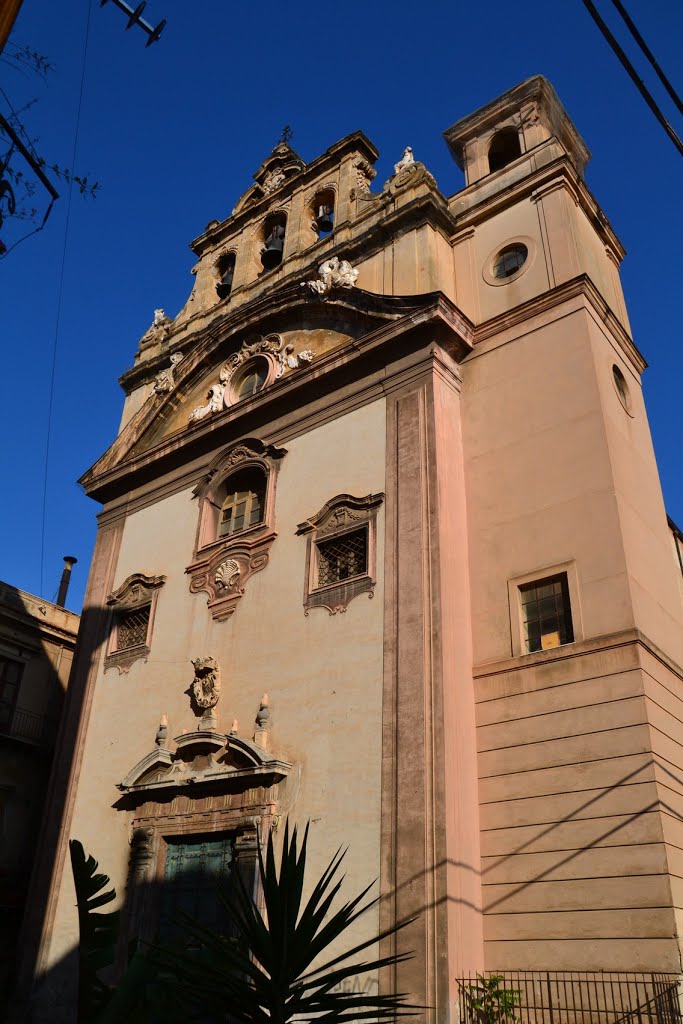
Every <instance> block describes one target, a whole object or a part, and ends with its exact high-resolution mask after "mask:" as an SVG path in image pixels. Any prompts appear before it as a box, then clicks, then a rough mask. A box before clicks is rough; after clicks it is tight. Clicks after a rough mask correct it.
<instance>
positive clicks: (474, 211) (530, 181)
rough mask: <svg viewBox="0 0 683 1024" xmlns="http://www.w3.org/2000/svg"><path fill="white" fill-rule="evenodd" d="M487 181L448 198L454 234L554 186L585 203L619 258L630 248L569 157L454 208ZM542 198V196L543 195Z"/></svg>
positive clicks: (561, 158) (604, 237)
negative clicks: (616, 230)
mask: <svg viewBox="0 0 683 1024" xmlns="http://www.w3.org/2000/svg"><path fill="white" fill-rule="evenodd" d="M486 182H487V179H486V178H482V179H480V180H479V181H477V182H474V183H473V184H472V185H469V186H468V187H467V188H466V189H463V191H462V192H456V193H455V195H453V196H451V197H450V198H449V200H448V206H449V210H450V211H451V216H454V218H455V224H456V231H455V232H454V235H455V237H456V238H459V236H460V233H461V232H462V231H464V230H465V229H466V228H468V227H476V226H477V225H479V224H481V223H482V222H483V221H486V220H489V219H490V218H491V217H493V216H495V215H496V214H498V213H501V212H502V211H503V210H505V209H507V207H509V206H513V205H515V204H516V203H519V202H520V201H521V200H524V199H531V200H532V201H533V200H534V194H535V193H540V192H542V191H544V190H547V189H551V188H552V187H553V186H554V187H563V188H565V189H566V190H567V191H568V192H569V193H570V195H571V196H572V199H573V200H574V202H576V203H577V205H579V206H581V208H582V209H583V211H584V213H585V214H586V216H587V217H588V219H589V220H590V222H591V223H592V225H593V227H594V228H595V230H596V231H597V232H598V235H599V236H600V238H601V239H602V241H603V243H604V244H605V245H606V246H609V248H611V249H612V251H613V252H614V253H615V254H616V256H617V258H618V260H619V261H621V260H622V259H623V258H624V256H625V255H626V250H625V249H624V247H623V245H622V244H621V242H620V241H619V239H618V237H617V235H616V233H615V231H614V229H613V227H612V225H611V224H610V222H609V221H608V219H607V217H606V216H605V214H604V213H603V211H602V209H601V207H600V205H599V204H598V202H597V200H596V199H595V196H594V195H593V193H592V192H591V190H590V189H589V188H588V186H587V185H586V183H585V181H584V180H583V178H581V177H580V175H579V173H578V171H577V170H576V168H575V167H574V165H573V164H572V163H571V161H570V160H569V158H568V157H566V156H563V157H558V158H557V159H556V160H553V161H552V162H551V163H548V164H545V165H544V166H543V167H541V168H539V169H538V170H537V171H535V172H533V173H531V174H529V175H527V176H526V177H524V178H522V179H521V180H519V181H514V182H512V183H511V184H510V185H508V186H507V187H506V188H504V189H501V190H500V191H497V192H495V193H494V194H493V195H486V196H484V197H483V198H482V199H481V200H479V201H478V202H476V201H475V202H474V205H472V206H471V207H468V208H467V209H465V210H463V211H462V212H455V210H454V208H455V207H457V205H458V204H459V203H461V202H463V201H464V200H466V199H467V198H468V196H469V197H474V196H475V194H476V191H477V189H479V190H481V189H482V187H483V185H484V184H485V183H486ZM539 198H542V196H539Z"/></svg>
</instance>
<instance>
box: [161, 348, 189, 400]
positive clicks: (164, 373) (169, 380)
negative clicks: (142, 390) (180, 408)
mask: <svg viewBox="0 0 683 1024" xmlns="http://www.w3.org/2000/svg"><path fill="white" fill-rule="evenodd" d="M182 358H183V356H182V352H174V353H173V355H172V356H171V365H170V366H169V367H167V368H166V369H165V370H160V371H159V373H158V374H157V375H156V377H155V378H154V392H155V394H157V395H166V394H168V392H169V391H170V390H171V389H172V388H173V385H174V384H175V376H174V371H175V368H176V366H177V365H178V363H179V362H180V361H181V359H182Z"/></svg>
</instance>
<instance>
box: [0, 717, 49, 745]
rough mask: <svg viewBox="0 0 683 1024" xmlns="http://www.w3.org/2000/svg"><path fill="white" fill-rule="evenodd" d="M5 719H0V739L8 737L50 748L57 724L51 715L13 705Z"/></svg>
mask: <svg viewBox="0 0 683 1024" xmlns="http://www.w3.org/2000/svg"><path fill="white" fill-rule="evenodd" d="M3 710H5V709H3ZM5 719H6V720H2V719H0V739H1V738H2V737H8V738H9V739H12V740H17V741H19V742H20V743H29V744H31V745H32V746H36V747H42V748H43V749H46V750H52V748H53V746H54V742H55V735H56V733H57V725H58V722H57V720H56V719H55V718H54V717H53V716H52V715H45V714H43V715H40V714H36V713H35V711H27V710H26V709H25V708H19V707H15V708H14V709H13V710H12V711H11V712H9V714H8V715H6V716H5Z"/></svg>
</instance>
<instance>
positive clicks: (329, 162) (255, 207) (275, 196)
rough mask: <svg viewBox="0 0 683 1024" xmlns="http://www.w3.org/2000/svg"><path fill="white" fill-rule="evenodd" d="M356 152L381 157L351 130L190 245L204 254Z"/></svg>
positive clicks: (362, 135) (366, 156)
mask: <svg viewBox="0 0 683 1024" xmlns="http://www.w3.org/2000/svg"><path fill="white" fill-rule="evenodd" d="M354 151H357V152H359V153H361V155H362V156H364V157H365V159H366V160H369V161H370V163H374V162H375V161H376V160H377V158H378V156H379V153H378V151H377V150H376V149H375V147H374V146H373V144H372V143H371V142H370V140H369V139H368V138H367V136H366V135H364V134H363V132H361V131H356V132H352V133H351V134H350V135H346V136H345V137H344V138H343V139H340V140H339V142H336V143H335V144H334V145H333V146H330V148H329V149H326V150H325V152H324V153H322V154H321V155H320V156H319V157H316V159H315V160H312V161H311V163H310V164H306V166H305V168H303V169H302V170H301V171H300V172H299V173H298V174H296V175H295V176H293V177H292V178H290V179H289V181H287V182H285V183H284V184H283V185H282V188H281V189H278V190H277V192H273V193H272V194H271V195H268V196H264V197H263V198H262V199H259V200H257V201H256V202H254V203H250V204H249V206H247V207H245V209H243V210H240V211H239V212H238V213H236V214H231V215H230V216H229V217H226V218H225V219H224V220H222V221H221V222H220V223H219V224H216V225H214V226H213V227H211V228H209V229H207V230H206V231H203V232H202V234H201V235H198V236H197V238H195V239H193V240H192V242H190V248H191V249H192V251H193V252H194V253H196V254H197V255H198V256H201V255H202V254H203V253H204V252H205V251H206V250H207V249H210V248H212V247H213V246H215V245H218V244H220V243H221V242H224V241H225V240H226V239H227V238H228V236H229V235H230V234H232V233H233V232H235V231H240V230H241V229H242V227H243V226H244V224H245V223H247V222H248V221H250V220H252V219H254V218H258V217H259V216H264V215H265V214H266V213H267V211H268V210H269V209H270V207H271V206H273V205H278V203H282V202H283V201H285V200H286V199H289V197H290V196H291V195H292V193H294V192H296V191H298V190H299V189H300V188H301V187H302V186H303V185H306V184H308V183H309V182H311V181H312V180H313V179H314V178H317V177H318V176H319V175H321V174H322V173H324V171H325V170H326V169H327V168H328V166H329V167H335V168H336V167H337V166H338V164H339V161H340V157H341V156H342V155H343V154H344V153H346V152H354Z"/></svg>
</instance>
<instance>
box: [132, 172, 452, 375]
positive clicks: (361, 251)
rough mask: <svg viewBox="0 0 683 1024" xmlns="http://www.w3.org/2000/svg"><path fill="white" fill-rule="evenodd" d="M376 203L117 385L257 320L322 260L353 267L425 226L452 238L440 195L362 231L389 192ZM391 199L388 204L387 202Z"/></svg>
mask: <svg viewBox="0 0 683 1024" xmlns="http://www.w3.org/2000/svg"><path fill="white" fill-rule="evenodd" d="M376 199H377V202H373V203H368V206H369V207H370V208H369V210H368V212H367V213H366V214H364V215H363V217H362V218H360V219H358V220H355V221H353V222H352V223H351V222H348V221H347V222H345V223H344V224H339V225H338V226H337V231H338V232H339V235H340V236H341V237H342V238H343V240H342V241H339V242H338V243H337V244H336V245H333V246H330V247H329V248H325V250H324V253H323V252H321V253H320V254H319V255H318V258H317V259H316V260H315V261H313V260H312V261H310V262H308V261H307V262H306V263H305V264H304V265H302V266H300V267H299V269H297V270H291V271H290V272H289V273H288V274H287V277H286V279H285V280H284V281H282V282H281V283H280V284H276V285H275V286H274V287H271V288H269V289H267V290H262V291H261V290H260V291H259V292H258V294H257V295H256V296H255V297H254V298H252V299H249V298H246V299H245V301H244V302H242V303H241V304H234V302H231V303H230V304H229V305H227V306H226V307H225V308H223V309H222V308H221V307H220V306H216V307H214V308H212V309H209V310H201V311H200V312H198V313H195V314H194V315H193V316H191V317H190V318H189V319H187V320H183V321H182V323H181V324H179V325H178V328H177V331H176V332H173V328H171V332H172V333H170V334H169V336H168V340H167V342H166V343H165V346H164V350H163V352H161V353H160V354H159V355H157V356H155V357H154V358H152V359H145V360H144V361H142V362H140V363H137V364H135V365H134V366H132V367H131V368H130V369H129V370H126V371H125V372H124V373H123V374H122V375H121V376H120V377H119V384H120V385H121V387H122V388H123V389H124V391H125V392H126V394H130V392H131V391H133V390H135V388H138V387H140V385H141V384H145V383H148V382H150V381H152V380H153V379H154V377H155V375H156V374H157V373H158V372H159V371H160V370H162V369H164V368H166V367H167V366H168V361H169V356H170V355H172V354H173V353H174V352H185V351H186V350H187V349H188V348H189V347H192V348H193V349H194V348H195V346H196V345H197V343H198V342H201V341H202V340H203V339H204V338H206V337H209V336H212V335H215V334H216V332H217V331H221V330H229V329H230V328H231V326H232V325H233V324H236V323H241V322H243V321H244V320H246V319H247V318H253V317H256V316H259V315H262V311H264V310H266V309H269V308H271V307H272V305H273V302H274V301H277V299H278V298H279V297H280V296H287V295H291V294H293V292H294V291H296V289H297V288H298V287H299V285H300V283H301V282H302V281H306V280H309V279H310V278H311V277H312V276H313V274H314V272H315V267H316V266H317V264H318V263H319V262H322V260H323V259H325V260H329V259H332V258H333V257H334V256H337V257H338V258H339V259H346V260H351V261H352V262H353V261H358V260H360V259H363V260H366V259H368V258H369V257H371V256H372V255H374V254H375V253H376V252H379V251H380V250H381V249H383V248H385V247H386V245H387V242H388V241H390V240H391V239H392V238H393V237H395V236H397V235H399V234H400V233H401V232H402V231H405V230H406V229H408V228H410V227H412V226H419V225H421V224H429V225H430V226H432V227H434V228H435V229H436V230H438V231H440V232H441V233H442V235H443V236H444V238H446V239H448V238H450V237H451V235H452V233H453V230H454V225H455V221H454V219H453V217H452V215H451V214H450V213H449V211H448V207H447V205H446V200H445V198H444V197H443V196H442V195H441V193H440V192H438V191H434V190H431V191H430V192H429V193H428V194H423V195H419V196H417V197H416V198H415V199H414V200H413V201H412V202H409V203H406V204H405V205H404V206H400V207H399V208H398V209H397V210H393V211H392V212H390V213H387V214H386V215H385V216H384V217H383V218H382V219H381V220H380V221H376V222H375V223H374V224H371V225H369V226H368V227H367V228H366V229H364V230H361V229H359V225H360V224H362V223H363V222H364V221H365V220H371V219H372V218H373V217H375V216H376V214H377V212H378V211H379V210H380V209H383V208H384V207H386V206H387V205H392V206H393V197H392V196H389V194H388V193H387V194H386V199H385V197H384V194H382V195H378V196H377V197H376ZM390 200H391V202H389V201H390ZM351 230H353V231H354V232H355V236H354V237H344V236H345V235H346V233H347V232H349V231H351ZM301 257H302V254H300V253H299V254H295V255H293V256H292V257H290V258H291V259H292V261H294V260H296V259H299V260H301ZM288 262H289V261H288V260H285V262H284V263H283V264H282V267H283V268H285V269H288V268H287V264H288ZM260 283H261V282H259V281H258V280H257V281H252V282H250V283H249V285H247V286H246V287H243V288H238V289H236V291H235V292H233V293H232V294H231V298H233V299H235V298H239V297H241V296H242V295H245V296H246V295H247V294H248V291H249V290H250V289H251V288H253V287H254V285H257V284H260ZM367 294H371V293H367ZM193 325H194V329H193ZM174 333H175V335H176V336H175V337H174Z"/></svg>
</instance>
